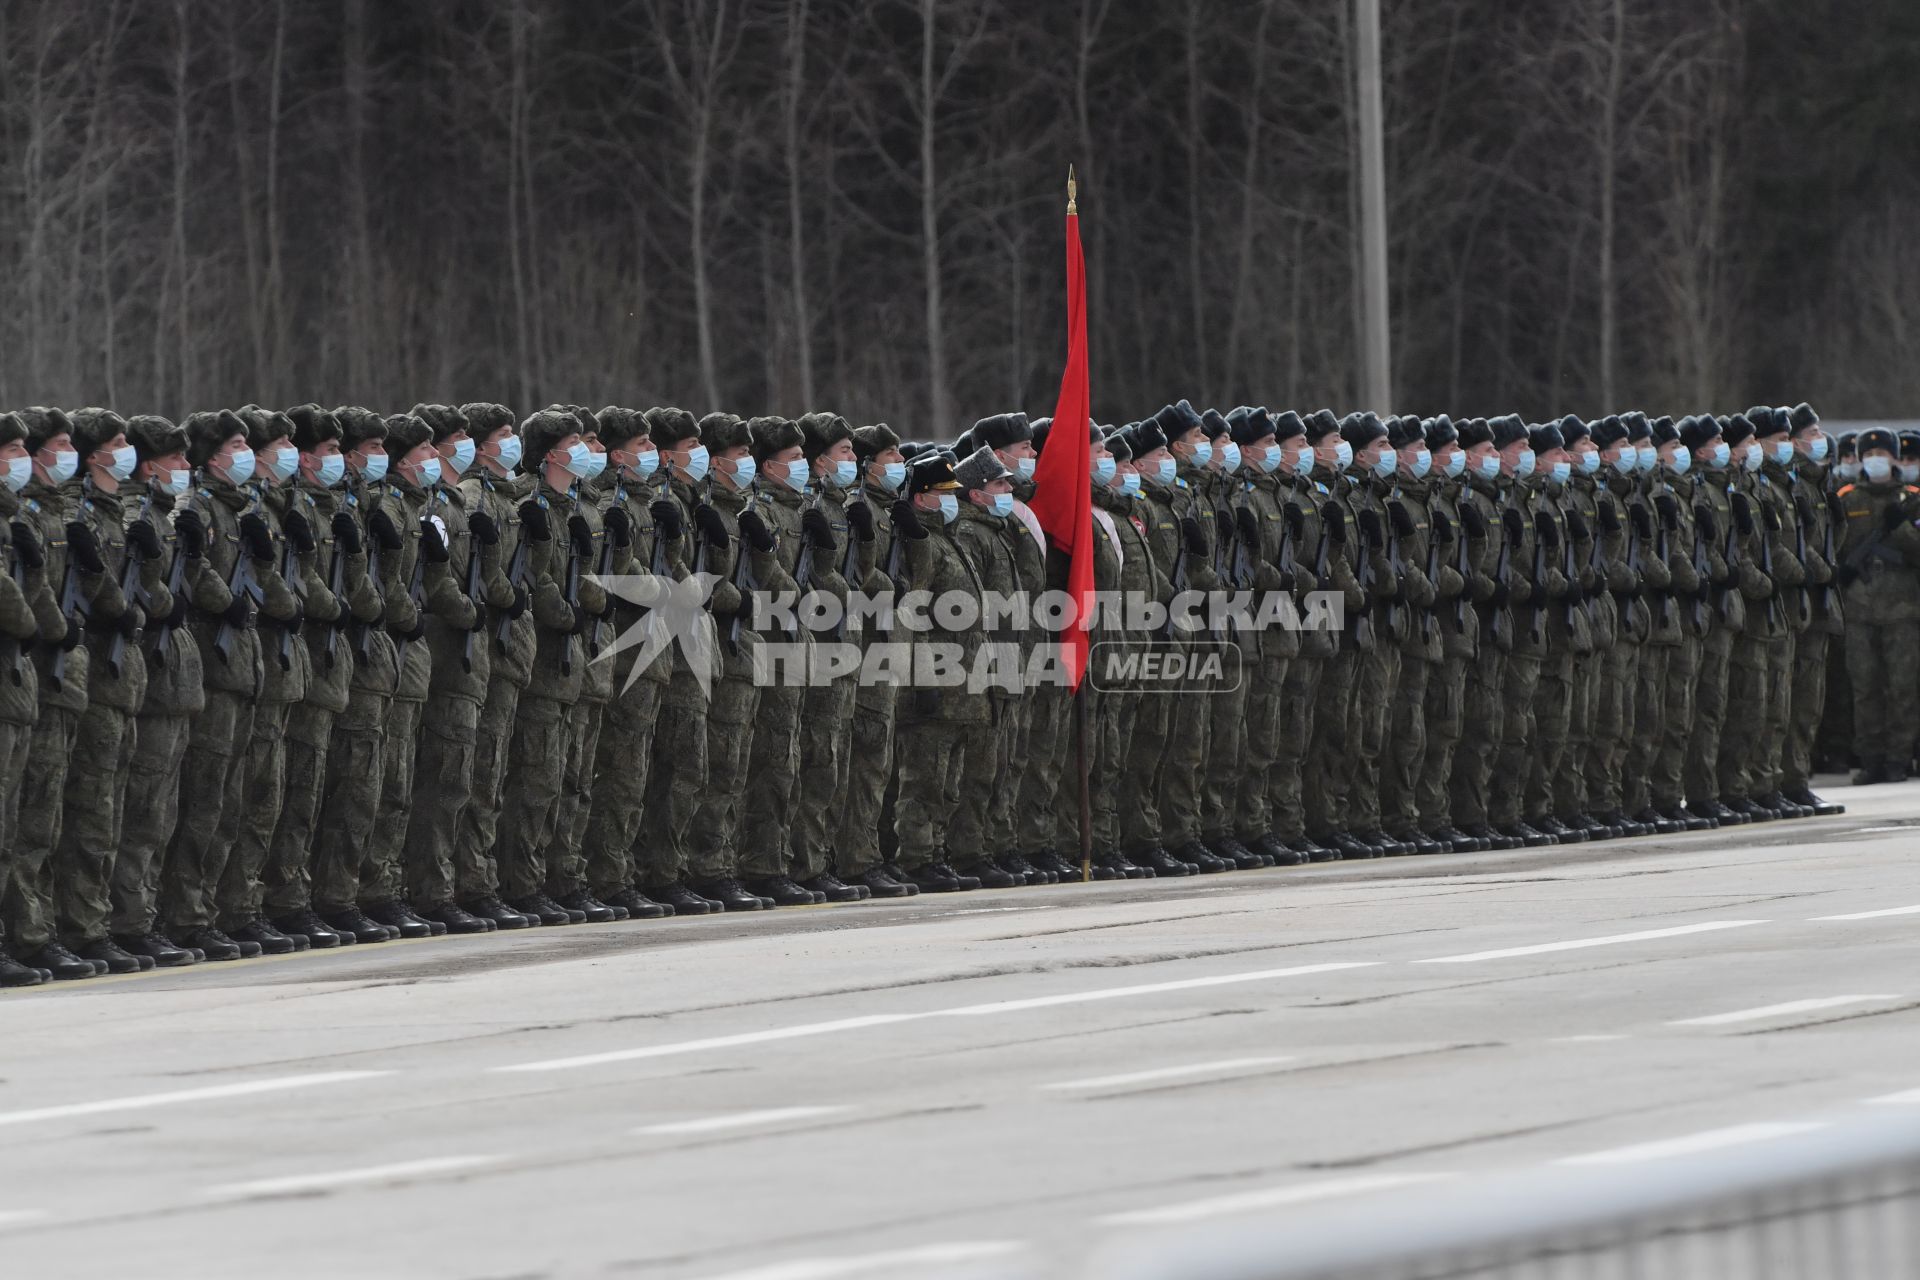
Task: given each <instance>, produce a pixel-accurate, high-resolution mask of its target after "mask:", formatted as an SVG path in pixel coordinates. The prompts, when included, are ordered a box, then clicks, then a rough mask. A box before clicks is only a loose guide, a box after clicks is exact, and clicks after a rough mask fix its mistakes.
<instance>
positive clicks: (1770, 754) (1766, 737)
mask: <svg viewBox="0 0 1920 1280" xmlns="http://www.w3.org/2000/svg"><path fill="white" fill-rule="evenodd" d="M1802 639H1804V637H1803V636H1799V635H1796V634H1794V633H1793V632H1791V631H1787V632H1785V633H1783V634H1781V635H1779V636H1776V637H1774V639H1772V640H1771V641H1769V642H1768V644H1767V674H1766V686H1767V720H1766V728H1765V730H1764V732H1763V734H1762V736H1761V739H1760V743H1761V747H1760V759H1759V767H1758V768H1757V769H1756V770H1755V772H1754V773H1753V774H1752V775H1751V776H1750V777H1749V779H1748V786H1749V788H1750V789H1751V792H1752V794H1755V795H1767V794H1769V793H1771V792H1775V791H1779V790H1781V789H1782V788H1783V787H1785V786H1786V758H1787V743H1788V740H1789V739H1790V738H1791V737H1792V736H1793V685H1794V667H1795V664H1796V663H1797V662H1798V660H1799V659H1798V651H1799V647H1800V642H1801V640H1802Z"/></svg>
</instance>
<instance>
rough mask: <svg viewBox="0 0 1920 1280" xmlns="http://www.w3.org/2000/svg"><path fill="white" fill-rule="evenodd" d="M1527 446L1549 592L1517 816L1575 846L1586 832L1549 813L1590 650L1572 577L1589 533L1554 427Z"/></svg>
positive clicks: (1581, 599)
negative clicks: (1581, 672)
mask: <svg viewBox="0 0 1920 1280" xmlns="http://www.w3.org/2000/svg"><path fill="white" fill-rule="evenodd" d="M1528 441H1529V445H1530V447H1531V449H1532V451H1533V456H1534V458H1535V464H1534V472H1533V479H1532V481H1531V482H1530V483H1529V486H1528V487H1529V491H1530V495H1531V498H1532V507H1533V512H1534V520H1535V524H1536V534H1537V536H1538V538H1539V540H1540V542H1539V549H1540V552H1541V558H1542V563H1543V564H1544V565H1546V566H1548V568H1549V575H1548V578H1547V581H1548V584H1549V589H1548V591H1547V592H1546V593H1545V603H1544V604H1543V603H1542V602H1541V601H1539V600H1536V601H1535V614H1534V616H1535V618H1537V619H1538V620H1539V622H1540V623H1541V626H1542V630H1543V632H1544V635H1545V640H1544V643H1543V645H1542V647H1541V656H1540V674H1539V678H1538V680H1537V682H1536V683H1535V686H1534V697H1533V716H1532V726H1531V732H1530V734H1529V737H1528V742H1529V750H1528V754H1527V756H1526V757H1525V759H1524V760H1523V761H1517V763H1519V764H1520V765H1521V767H1522V768H1523V770H1524V773H1523V774H1522V775H1521V776H1524V777H1525V778H1526V780H1527V781H1526V793H1525V798H1524V801H1523V807H1522V810H1521V812H1522V813H1523V814H1524V816H1525V822H1526V824H1527V825H1528V826H1531V827H1534V828H1536V829H1538V830H1540V831H1542V832H1545V833H1546V834H1547V835H1549V836H1552V837H1553V838H1554V840H1555V841H1557V842H1559V843H1561V844H1576V843H1579V842H1581V841H1584V840H1586V839H1587V838H1588V833H1587V831H1586V829H1585V828H1584V827H1582V826H1578V825H1576V824H1572V823H1569V822H1567V821H1566V820H1565V817H1564V816H1562V815H1560V814H1558V813H1557V812H1556V809H1557V807H1558V803H1559V801H1560V799H1561V795H1560V793H1559V788H1560V786H1561V780H1562V778H1563V777H1564V776H1565V771H1566V766H1567V762H1568V758H1569V753H1570V751H1571V750H1572V747H1573V741H1572V737H1573V724H1572V722H1573V719H1574V716H1575V714H1576V706H1575V692H1576V689H1575V686H1576V682H1577V675H1576V673H1577V672H1578V670H1579V669H1580V668H1581V666H1582V665H1583V664H1585V663H1586V662H1587V661H1588V655H1590V654H1591V653H1592V651H1593V631H1592V628H1591V626H1590V624H1589V622H1588V618H1587V611H1586V607H1585V597H1586V589H1585V585H1584V584H1583V581H1582V576H1581V573H1580V567H1581V565H1582V564H1583V563H1584V562H1583V561H1582V559H1581V556H1580V552H1581V549H1582V548H1583V547H1584V546H1585V545H1586V544H1587V542H1588V537H1587V536H1586V535H1588V534H1590V533H1591V530H1589V529H1588V528H1587V526H1586V522H1585V520H1584V518H1583V517H1582V515H1581V513H1580V510H1579V508H1578V507H1577V506H1576V505H1575V503H1574V501H1573V496H1572V494H1571V493H1570V492H1569V491H1568V489H1567V485H1568V483H1569V481H1570V480H1571V479H1572V476H1573V459H1572V456H1571V454H1569V453H1568V451H1567V447H1566V437H1565V436H1564V435H1563V434H1562V433H1561V430H1560V427H1559V426H1558V424H1554V425H1548V426H1538V427H1534V428H1532V430H1531V431H1530V432H1529V437H1528ZM1578 710H1579V711H1584V710H1585V708H1578Z"/></svg>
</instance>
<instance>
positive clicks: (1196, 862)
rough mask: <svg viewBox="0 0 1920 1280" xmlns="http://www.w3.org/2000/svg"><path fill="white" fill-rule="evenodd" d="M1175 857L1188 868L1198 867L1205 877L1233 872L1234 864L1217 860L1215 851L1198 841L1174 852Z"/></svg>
mask: <svg viewBox="0 0 1920 1280" xmlns="http://www.w3.org/2000/svg"><path fill="white" fill-rule="evenodd" d="M1173 856H1174V857H1176V858H1178V859H1179V860H1180V861H1182V862H1184V863H1186V864H1187V865H1188V866H1191V867H1197V868H1198V869H1199V871H1200V874H1201V875H1203V876H1216V875H1219V874H1220V873H1221V872H1223V871H1231V870H1233V864H1232V863H1231V862H1228V861H1227V860H1226V859H1225V858H1217V857H1215V856H1214V854H1213V850H1211V849H1209V848H1207V846H1205V845H1204V844H1201V843H1200V842H1199V841H1198V840H1189V841H1187V842H1186V843H1185V844H1183V845H1181V846H1180V847H1179V848H1178V849H1175V850H1174V851H1173Z"/></svg>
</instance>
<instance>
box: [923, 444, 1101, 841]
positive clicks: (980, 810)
mask: <svg viewBox="0 0 1920 1280" xmlns="http://www.w3.org/2000/svg"><path fill="white" fill-rule="evenodd" d="M963 461H964V459H963ZM1016 519H1017V517H1014V516H1008V517H1006V518H1005V519H1002V518H1001V517H999V516H996V515H993V514H992V513H990V512H988V511H987V510H986V509H985V508H983V507H981V506H979V505H977V504H976V503H973V502H971V501H968V500H966V499H962V500H961V503H960V516H959V518H958V519H957V520H955V521H954V522H953V540H954V542H955V543H957V544H958V545H959V547H960V551H961V554H962V555H964V556H965V557H966V558H967V562H968V564H970V565H972V566H973V570H974V572H975V574H976V575H977V576H978V578H979V583H980V591H981V592H982V593H983V594H985V593H992V594H995V595H999V596H1012V595H1014V594H1015V593H1017V592H1019V591H1021V590H1022V589H1023V586H1024V584H1023V583H1022V581H1021V573H1020V563H1019V547H1018V544H1016V543H1015V542H1014V535H1018V536H1019V537H1022V538H1026V539H1027V543H1028V545H1029V547H1031V545H1032V542H1033V538H1032V535H1031V534H1029V533H1028V532H1027V530H1026V526H1025V525H1024V524H1022V525H1020V526H1019V527H1018V528H1017V529H1010V528H1008V523H1009V522H1010V521H1013V520H1016ZM996 621H998V620H996ZM1026 638H1027V637H1026V632H1025V630H1024V629H1023V628H1021V627H1020V626H1018V625H1017V624H1009V625H1005V626H1000V627H996V628H995V629H993V630H986V631H983V638H982V647H983V652H985V651H986V647H987V646H991V647H992V649H993V650H995V651H997V652H998V653H999V654H1000V655H1001V657H1000V658H999V659H998V660H996V661H999V662H1004V663H1006V664H1008V665H1005V666H996V668H995V669H996V670H997V671H999V672H1001V673H1004V674H1008V675H1011V677H1012V684H1013V687H1012V688H1008V687H1006V686H1005V685H1001V684H995V685H994V686H993V687H991V688H989V689H987V690H986V691H985V692H984V694H983V695H982V697H983V699H984V701H985V703H986V707H987V723H988V730H987V737H986V738H984V739H982V740H981V741H980V742H979V744H978V745H979V748H980V750H979V753H978V754H977V755H975V754H969V755H968V757H967V759H966V762H965V766H964V768H963V769H962V771H961V774H960V778H959V796H958V801H957V803H956V804H955V805H954V812H953V820H952V822H951V824H950V825H949V829H948V832H947V854H948V857H947V858H946V859H944V860H946V861H950V862H951V863H952V865H953V866H954V867H956V868H957V869H958V870H959V871H960V873H961V874H962V875H968V874H974V873H975V872H974V870H973V869H974V868H976V867H980V866H982V865H983V864H985V863H989V862H991V861H993V859H994V857H995V856H996V855H997V854H999V853H1004V852H1007V850H1005V849H1003V848H1000V847H999V846H998V845H997V844H996V843H995V842H996V840H998V839H999V838H1000V835H1001V831H1000V828H999V827H998V824H996V822H995V821H994V817H995V815H996V814H998V813H1003V812H1005V811H1006V810H1007V809H1008V808H1009V807H1010V806H1008V805H1007V803H1006V798H1007V797H1008V796H1009V795H1014V796H1017V795H1018V793H1019V792H1018V787H1019V784H1018V782H1017V780H1016V776H1015V774H1014V770H1015V768H1016V767H1018V765H1019V763H1020V762H1016V761H1014V760H1012V759H1010V758H1009V756H1008V753H1009V752H1010V751H1011V750H1012V749H1013V748H1014V746H1015V745H1016V740H1017V736H1018V731H1019V717H1018V713H1017V711H1016V710H1015V708H1016V707H1017V706H1018V705H1019V703H1020V700H1021V699H1022V698H1023V697H1025V696H1026V694H1025V692H1024V689H1023V686H1022V683H1021V681H1020V677H1019V671H1020V667H1021V664H1022V661H1023V659H1024V656H1025V653H1026V643H1025V642H1026ZM968 745H969V747H970V748H971V747H972V746H973V745H974V743H973V741H972V740H971V739H970V740H969V744H968ZM1075 813H1076V823H1077V814H1078V800H1077V799H1076V800H1075Z"/></svg>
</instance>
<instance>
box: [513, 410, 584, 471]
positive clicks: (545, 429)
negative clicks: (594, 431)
mask: <svg viewBox="0 0 1920 1280" xmlns="http://www.w3.org/2000/svg"><path fill="white" fill-rule="evenodd" d="M579 434H580V423H579V420H578V419H576V418H575V417H574V416H573V415H572V414H570V413H568V412H566V411H565V410H564V409H542V410H541V411H540V412H538V413H536V414H532V415H530V416H529V417H528V418H527V420H526V421H525V422H523V423H521V424H520V452H521V455H522V456H523V457H524V458H525V459H526V466H527V469H528V470H529V471H538V470H539V469H540V468H541V467H544V466H545V465H546V464H547V455H548V454H549V453H552V452H553V451H554V449H555V448H556V447H557V446H558V445H559V443H560V442H561V441H562V440H565V439H566V438H567V437H568V436H577V435H579Z"/></svg>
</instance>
